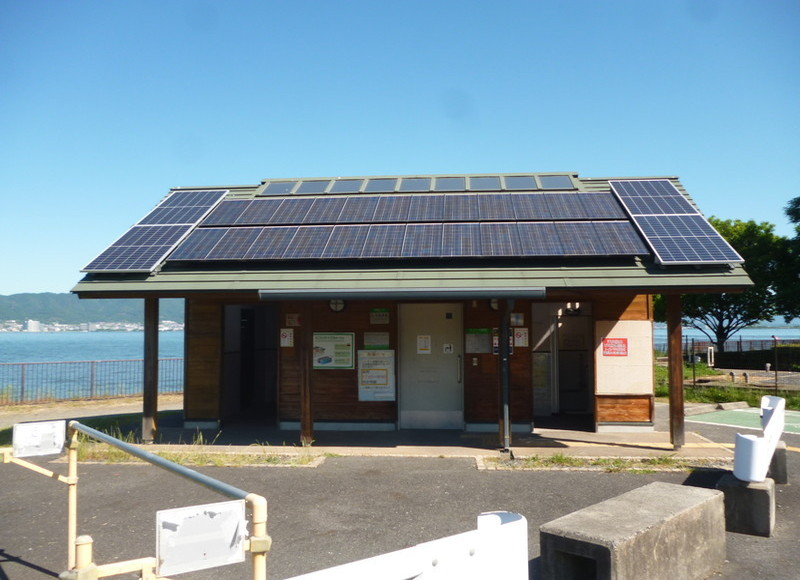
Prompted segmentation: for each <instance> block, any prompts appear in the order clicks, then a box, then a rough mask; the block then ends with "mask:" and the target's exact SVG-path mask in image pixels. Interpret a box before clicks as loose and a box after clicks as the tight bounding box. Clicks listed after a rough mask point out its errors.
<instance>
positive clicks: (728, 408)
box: [717, 401, 750, 411]
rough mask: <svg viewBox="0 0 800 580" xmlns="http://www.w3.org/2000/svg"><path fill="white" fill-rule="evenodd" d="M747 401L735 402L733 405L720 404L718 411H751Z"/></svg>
mask: <svg viewBox="0 0 800 580" xmlns="http://www.w3.org/2000/svg"><path fill="white" fill-rule="evenodd" d="M749 408H750V405H748V404H747V401H733V402H732V403H718V404H717V409H720V410H722V411H733V410H734V409H749Z"/></svg>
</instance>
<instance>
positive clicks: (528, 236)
mask: <svg viewBox="0 0 800 580" xmlns="http://www.w3.org/2000/svg"><path fill="white" fill-rule="evenodd" d="M648 253H649V252H648V250H647V247H646V246H645V245H644V243H643V242H642V240H641V239H640V238H639V235H638V234H637V233H636V231H635V230H634V228H633V226H632V225H631V224H630V222H628V221H619V220H614V221H581V222H569V221H563V222H452V223H408V224H372V225H367V224H359V225H314V226H275V227H271V226H266V227H263V226H262V227H259V226H250V227H232V228H219V227H214V228H198V229H197V230H195V231H194V232H192V233H191V235H189V237H188V238H187V239H186V241H184V242H183V243H182V244H181V245H180V246H179V247H178V248H177V249H176V250H175V251H174V252H173V253H172V255H170V257H169V260H171V261H183V260H190V261H197V260H199V261H229V260H234V261H239V260H244V261H250V260H290V259H291V260H311V259H351V258H352V259H355V258H362V259H363V258H433V257H439V258H450V257H462V258H477V257H487V256H492V257H509V256H513V257H559V256H637V255H646V254H648Z"/></svg>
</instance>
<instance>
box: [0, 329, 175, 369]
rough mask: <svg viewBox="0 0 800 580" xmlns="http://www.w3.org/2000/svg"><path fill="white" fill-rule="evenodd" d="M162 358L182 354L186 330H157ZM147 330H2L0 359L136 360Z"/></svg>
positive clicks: (44, 360) (141, 351) (142, 355)
mask: <svg viewBox="0 0 800 580" xmlns="http://www.w3.org/2000/svg"><path fill="white" fill-rule="evenodd" d="M158 356H159V358H180V357H183V332H160V333H159V334H158ZM142 358H144V332H142V331H138V332H0V363H22V362H61V361H89V360H97V361H99V360H135V359H142Z"/></svg>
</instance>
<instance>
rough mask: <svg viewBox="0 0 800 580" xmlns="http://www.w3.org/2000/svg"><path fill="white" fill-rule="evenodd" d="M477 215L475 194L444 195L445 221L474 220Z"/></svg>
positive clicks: (477, 208) (478, 213)
mask: <svg viewBox="0 0 800 580" xmlns="http://www.w3.org/2000/svg"><path fill="white" fill-rule="evenodd" d="M479 216H480V208H479V207H478V196H477V195H446V196H444V219H445V220H446V221H475V220H477V219H478V217H479Z"/></svg>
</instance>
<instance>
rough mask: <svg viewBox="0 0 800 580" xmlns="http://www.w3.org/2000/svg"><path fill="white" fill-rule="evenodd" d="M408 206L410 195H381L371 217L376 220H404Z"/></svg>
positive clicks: (406, 217)
mask: <svg viewBox="0 0 800 580" xmlns="http://www.w3.org/2000/svg"><path fill="white" fill-rule="evenodd" d="M410 206H411V196H410V195H391V196H382V197H381V198H380V199H379V201H378V207H377V208H375V215H374V216H373V218H372V219H373V221H376V222H405V221H407V220H408V210H409V207H410Z"/></svg>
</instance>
